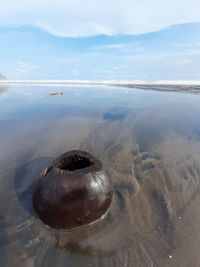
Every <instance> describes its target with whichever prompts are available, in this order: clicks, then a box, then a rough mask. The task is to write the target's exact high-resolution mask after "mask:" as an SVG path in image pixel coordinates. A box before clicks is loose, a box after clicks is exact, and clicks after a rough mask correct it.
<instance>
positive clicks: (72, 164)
mask: <svg viewBox="0 0 200 267" xmlns="http://www.w3.org/2000/svg"><path fill="white" fill-rule="evenodd" d="M92 164H93V162H92V161H90V160H89V159H88V158H86V157H82V156H79V155H73V156H69V157H67V158H64V159H62V160H61V161H60V162H59V164H58V168H60V169H61V170H68V171H75V170H78V169H84V168H87V167H90V166H91V165H92Z"/></svg>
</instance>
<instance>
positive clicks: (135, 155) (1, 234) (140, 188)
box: [0, 85, 200, 267]
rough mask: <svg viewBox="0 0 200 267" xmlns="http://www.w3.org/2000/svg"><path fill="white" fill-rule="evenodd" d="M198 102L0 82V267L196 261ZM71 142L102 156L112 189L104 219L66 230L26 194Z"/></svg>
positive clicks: (167, 95) (176, 96)
mask: <svg viewBox="0 0 200 267" xmlns="http://www.w3.org/2000/svg"><path fill="white" fill-rule="evenodd" d="M61 91H62V92H63V93H64V94H63V95H56V96H50V95H49V93H54V92H61ZM199 101H200V95H192V94H185V93H184V94H183V93H177V92H176V93H174V92H159V91H151V90H138V89H134V88H125V87H124V88H123V87H119V86H117V87H114V86H63V85H62V87H61V86H60V85H53V86H50V85H46V86H45V85H10V86H8V87H5V86H4V87H1V88H0V129H1V131H0V147H1V152H0V182H1V187H0V266H3V267H4V266H5V267H7V266H15V265H16V266H22V267H23V266H36V267H40V266H48V267H49V266H52V267H53V266H59V267H60V266H61V267H62V266H68V267H77V266H84V267H85V266H87V267H88V266H92V267H93V266H102V267H103V266H106V267H107V266H111V267H112V266H131V267H132V266H142V267H143V266H199V262H200V253H199V248H200V210H199V205H200V195H199V189H200V163H199V162H200V116H199V115H200V105H199ZM71 149H82V150H86V151H88V152H90V153H92V154H93V155H94V156H96V157H98V158H99V159H100V160H102V162H103V165H104V168H105V170H106V171H107V173H108V174H109V175H110V176H111V178H112V181H113V187H114V195H113V201H112V204H111V208H110V210H109V212H108V214H107V216H106V217H105V218H104V219H102V220H100V221H99V222H98V223H96V224H94V225H91V226H89V227H86V228H82V229H80V230H77V231H75V232H70V233H69V232H68V233H65V232H59V231H53V230H51V229H48V228H46V227H45V226H44V225H43V223H42V222H41V221H40V220H39V219H38V217H37V215H36V214H35V212H34V210H33V208H32V203H31V197H32V196H31V192H32V184H33V182H34V181H35V180H36V179H37V178H38V177H39V176H40V173H41V172H42V170H43V169H44V168H45V167H46V166H48V165H49V164H50V163H51V161H52V160H53V159H54V158H55V157H57V156H59V155H60V154H62V153H64V152H66V151H68V150H71Z"/></svg>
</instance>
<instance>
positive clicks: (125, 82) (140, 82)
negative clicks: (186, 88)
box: [0, 80, 200, 86]
mask: <svg viewBox="0 0 200 267" xmlns="http://www.w3.org/2000/svg"><path fill="white" fill-rule="evenodd" d="M5 83H6V84H9V83H10V84H94V85H95V84H99V85H101V84H102V85H122V86H123V85H125V86H131V85H200V81H165V80H164V81H143V80H121V81H116V80H104V81H90V80H0V84H5Z"/></svg>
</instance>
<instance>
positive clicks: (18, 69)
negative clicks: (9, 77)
mask: <svg viewBox="0 0 200 267" xmlns="http://www.w3.org/2000/svg"><path fill="white" fill-rule="evenodd" d="M36 69H38V66H36V65H34V64H32V63H28V62H23V61H17V62H16V63H15V65H14V67H12V68H11V71H10V73H11V74H14V75H16V76H21V75H25V74H26V73H29V72H32V71H34V70H36Z"/></svg>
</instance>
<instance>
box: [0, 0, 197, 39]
mask: <svg viewBox="0 0 200 267" xmlns="http://www.w3.org/2000/svg"><path fill="white" fill-rule="evenodd" d="M195 21H200V1H199V0H190V1H188V0H162V1H161V0H160V1H158V0H117V1H116V0H109V1H107V0H73V1H69V0H42V1H41V0H29V1H27V0H17V1H16V0H2V1H1V5H0V26H3V25H4V26H5V25H32V26H37V27H40V28H42V29H44V30H46V31H48V32H50V33H52V34H54V35H58V36H69V37H77V36H92V35H97V34H107V35H114V34H141V33H147V32H152V31H157V30H160V29H162V28H165V27H167V26H170V25H173V24H179V23H187V22H195Z"/></svg>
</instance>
